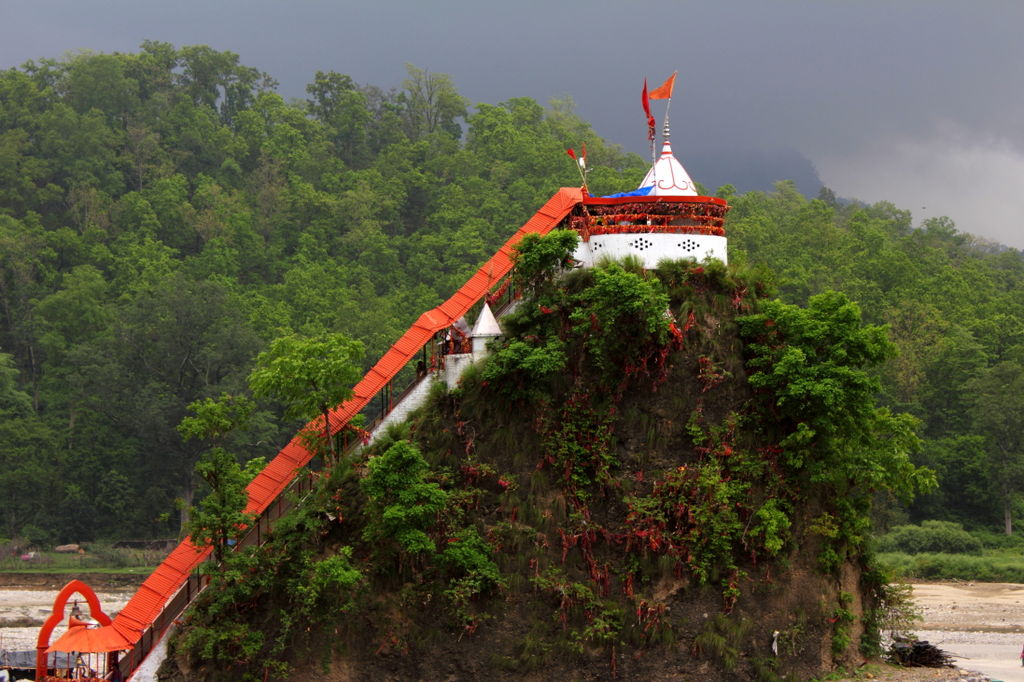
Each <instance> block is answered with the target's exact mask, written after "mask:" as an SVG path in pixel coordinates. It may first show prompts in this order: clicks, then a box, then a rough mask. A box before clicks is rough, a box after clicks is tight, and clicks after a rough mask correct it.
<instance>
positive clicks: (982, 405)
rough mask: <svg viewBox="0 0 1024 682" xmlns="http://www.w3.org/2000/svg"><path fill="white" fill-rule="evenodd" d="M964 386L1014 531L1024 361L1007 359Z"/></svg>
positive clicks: (1023, 464)
mask: <svg viewBox="0 0 1024 682" xmlns="http://www.w3.org/2000/svg"><path fill="white" fill-rule="evenodd" d="M1017 351H1018V352H1017V357H1018V358H1020V357H1021V356H1022V355H1024V353H1022V351H1024V348H1020V347H1018V349H1017ZM964 389H965V390H966V391H967V392H968V393H969V394H970V395H972V396H973V398H974V404H973V406H972V407H971V410H970V415H971V418H972V421H973V423H974V428H975V429H976V430H977V432H978V433H979V434H980V435H982V436H983V437H984V438H985V443H986V446H987V448H986V449H987V460H988V470H989V480H990V481H991V484H992V487H991V490H993V491H995V492H996V493H997V494H998V495H999V499H1000V502H1001V503H1002V508H1003V530H1004V531H1005V533H1006V534H1007V535H1012V534H1013V502H1014V500H1015V499H1016V498H1017V496H1018V495H1019V494H1020V492H1021V491H1024V364H1022V362H1021V361H1020V360H1019V359H1009V360H1004V361H1003V362H1000V363H999V364H997V365H994V366H993V367H990V368H988V369H986V370H985V371H983V372H982V374H981V375H980V376H978V377H977V378H975V379H972V380H970V381H968V382H967V383H966V384H965V385H964Z"/></svg>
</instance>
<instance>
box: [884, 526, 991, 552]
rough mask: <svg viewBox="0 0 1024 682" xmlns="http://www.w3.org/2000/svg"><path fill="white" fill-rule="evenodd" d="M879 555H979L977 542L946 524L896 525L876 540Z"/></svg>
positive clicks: (979, 550) (972, 537) (961, 528)
mask: <svg viewBox="0 0 1024 682" xmlns="http://www.w3.org/2000/svg"><path fill="white" fill-rule="evenodd" d="M876 547H877V549H878V551H879V552H902V553H904V554H925V553H946V554H981V548H982V545H981V541H979V540H978V539H977V538H975V537H974V536H972V535H971V534H970V533H968V532H967V531H965V530H964V529H963V526H961V525H960V524H959V523H952V522H950V521H922V522H921V525H919V526H914V525H906V526H896V527H895V528H893V529H891V530H890V531H889V532H888V533H886V534H885V535H882V536H880V537H879V538H878V540H877V545H876Z"/></svg>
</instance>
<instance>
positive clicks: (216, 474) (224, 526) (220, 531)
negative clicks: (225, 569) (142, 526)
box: [186, 447, 253, 564]
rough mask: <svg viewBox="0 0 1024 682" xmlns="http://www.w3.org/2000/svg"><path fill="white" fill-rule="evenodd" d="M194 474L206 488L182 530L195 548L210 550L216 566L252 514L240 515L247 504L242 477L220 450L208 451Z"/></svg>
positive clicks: (223, 451) (237, 467)
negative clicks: (210, 548)
mask: <svg viewBox="0 0 1024 682" xmlns="http://www.w3.org/2000/svg"><path fill="white" fill-rule="evenodd" d="M196 474H198V475H199V477H200V478H201V479H202V480H203V481H205V482H206V484H207V485H208V486H209V487H210V493H209V494H208V495H206V496H205V497H204V498H203V499H202V500H201V501H200V502H199V506H198V507H197V508H194V509H193V510H192V514H191V519H190V520H189V522H188V523H187V524H186V530H187V532H188V534H189V535H190V536H191V537H192V540H193V542H195V543H196V544H197V545H209V546H211V547H213V554H214V558H215V560H216V562H217V563H218V564H219V563H221V562H223V561H224V560H225V558H227V555H228V550H229V544H230V543H233V542H234V541H237V540H239V539H241V537H242V536H243V535H245V530H246V527H247V526H248V525H249V524H250V523H251V522H252V519H253V515H252V514H246V513H244V511H243V510H244V509H245V505H246V503H247V502H248V501H249V496H248V494H247V493H246V490H245V486H246V485H247V484H248V483H249V480H248V479H247V478H246V477H245V475H244V474H243V472H242V469H241V467H239V466H238V461H237V460H236V459H235V456H234V455H232V454H231V453H230V452H228V451H227V450H225V449H224V448H220V447H215V448H212V449H211V450H209V451H208V452H207V453H206V454H204V455H203V457H202V458H201V459H200V460H199V462H198V463H197V464H196Z"/></svg>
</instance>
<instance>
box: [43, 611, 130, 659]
mask: <svg viewBox="0 0 1024 682" xmlns="http://www.w3.org/2000/svg"><path fill="white" fill-rule="evenodd" d="M131 648H132V645H131V644H130V643H129V642H127V641H126V640H125V638H124V637H122V636H121V635H120V633H118V631H117V630H115V629H114V628H113V627H112V626H110V625H105V626H103V627H99V628H89V627H86V624H85V623H84V622H83V621H80V620H78V619H77V618H71V619H69V621H68V631H67V632H65V633H64V634H63V635H61V636H60V638H59V639H58V640H57V641H56V642H54V643H53V644H51V645H50V647H49V648H48V649H47V650H46V653H51V652H53V651H67V652H72V651H74V652H85V653H91V654H98V653H104V652H107V651H121V650H122V649H131Z"/></svg>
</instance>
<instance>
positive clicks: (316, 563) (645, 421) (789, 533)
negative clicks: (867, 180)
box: [164, 263, 909, 680]
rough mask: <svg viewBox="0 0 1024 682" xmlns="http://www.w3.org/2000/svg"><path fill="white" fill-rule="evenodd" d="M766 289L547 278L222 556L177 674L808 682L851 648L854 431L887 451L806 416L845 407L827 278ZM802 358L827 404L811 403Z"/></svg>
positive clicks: (855, 549)
mask: <svg viewBox="0 0 1024 682" xmlns="http://www.w3.org/2000/svg"><path fill="white" fill-rule="evenodd" d="M761 291H763V288H762V287H761V285H760V284H759V283H758V282H757V281H755V280H754V279H752V278H750V277H748V276H745V275H743V274H742V273H737V272H736V271H735V270H730V271H727V270H726V269H725V267H724V266H721V265H720V264H711V265H707V266H697V265H695V264H693V263H677V264H667V265H664V266H660V267H659V268H658V270H657V271H655V272H643V271H640V270H639V269H630V268H629V266H628V264H627V267H625V268H623V267H622V266H619V265H610V266H606V267H603V268H597V269H595V270H591V271H586V272H578V273H575V274H573V275H571V276H570V277H568V278H566V279H562V280H553V281H552V282H550V283H548V284H546V285H544V286H541V287H538V289H537V291H534V292H532V296H531V297H527V299H526V301H525V302H524V304H523V305H522V306H521V307H520V309H519V311H518V312H517V313H516V314H515V315H513V316H512V317H510V318H506V319H505V320H503V326H504V327H505V331H506V334H507V338H506V339H505V340H504V341H503V345H502V346H501V347H500V348H498V349H496V350H495V352H494V354H493V356H492V357H491V358H490V359H489V360H488V361H487V363H486V364H485V365H484V366H482V367H480V368H477V369H474V370H470V371H469V373H468V374H467V375H466V376H464V377H463V379H462V382H461V384H460V385H459V387H457V388H456V389H454V390H451V391H448V390H445V389H444V388H443V387H442V388H439V389H437V390H436V391H435V393H434V394H433V395H432V396H431V398H430V399H429V400H428V402H427V404H426V405H425V406H424V408H423V409H421V410H420V411H418V412H417V413H415V414H414V415H412V417H411V418H410V420H409V422H407V423H406V425H404V426H402V427H396V428H394V429H392V430H391V431H389V432H388V433H387V434H384V435H383V436H381V437H379V439H378V440H376V441H375V442H374V443H373V445H372V446H371V447H370V448H369V449H368V450H367V451H365V452H364V453H362V455H361V456H359V457H357V458H356V459H355V460H354V461H352V462H349V463H346V464H342V465H340V466H339V467H338V468H337V469H336V470H335V471H333V472H332V473H331V475H330V476H329V477H325V478H324V481H323V485H322V486H321V487H320V489H318V491H317V492H316V493H314V495H313V496H312V497H311V498H310V499H309V500H307V501H306V503H305V505H304V506H303V508H302V509H300V510H299V511H298V512H296V517H295V519H294V520H293V521H291V522H287V523H282V524H281V525H280V526H279V527H278V530H276V531H275V539H274V541H272V542H271V543H269V544H268V545H266V546H265V547H264V548H263V549H262V550H261V553H260V554H254V555H251V556H249V555H246V556H242V557H236V558H234V559H232V562H231V563H232V565H230V566H228V567H226V570H224V571H223V573H222V574H221V575H219V576H214V579H213V582H212V584H211V588H210V589H209V590H208V591H207V594H206V595H204V604H203V605H201V608H200V609H199V610H197V611H196V612H195V613H194V614H193V615H191V616H190V617H189V619H188V620H187V622H186V624H185V627H184V628H183V630H184V632H183V636H182V637H179V638H178V639H177V640H176V642H175V644H174V648H175V649H176V651H177V657H176V659H175V665H169V666H165V670H164V678H165V679H175V678H177V679H185V678H186V677H187V679H227V677H231V678H232V679H234V678H242V677H243V676H244V675H250V676H252V677H254V678H256V679H263V678H264V677H265V676H266V677H267V678H269V679H275V678H277V679H292V680H306V679H308V680H313V679H317V680H324V679H336V680H348V679H382V680H387V679H395V680H398V679H403V680H404V679H481V678H492V679H502V680H504V679H508V680H513V679H515V680H522V679H527V680H529V679H537V680H540V679H545V680H547V679H552V678H557V677H564V678H566V679H608V678H610V677H621V678H623V679H651V680H708V679H737V680H742V679H777V678H780V677H792V678H795V679H807V678H809V677H812V676H816V675H820V674H822V673H823V672H825V671H828V670H830V669H832V668H833V667H834V666H835V665H837V664H841V663H850V662H854V661H857V660H860V657H861V653H860V652H861V651H870V650H871V647H872V643H873V639H872V633H873V630H874V627H873V621H872V618H873V613H874V611H873V607H874V606H875V589H876V587H877V583H876V582H872V581H873V577H872V576H873V574H872V573H871V572H870V571H868V572H865V570H864V557H863V556H862V555H861V554H860V549H859V548H860V544H859V536H858V535H857V529H858V528H862V527H863V522H864V514H865V513H866V509H867V507H866V504H867V499H869V496H870V493H871V486H870V485H866V484H863V482H862V481H860V480H858V479H857V478H856V476H857V474H856V469H853V468H850V469H849V470H848V469H847V468H846V467H848V466H852V465H850V464H849V462H848V461H847V460H846V459H844V457H846V456H847V455H846V454H844V453H847V454H848V453H850V452H854V453H857V455H856V456H857V457H859V459H858V460H857V461H856V465H857V466H858V467H868V468H869V469H870V470H871V471H873V472H875V473H876V474H878V471H879V470H880V469H884V466H882V465H879V464H877V463H873V462H871V461H870V456H869V455H863V454H860V453H861V450H860V449H859V447H858V446H859V445H861V444H863V443H862V442H861V441H857V437H858V436H857V435H856V432H855V428H856V426H857V423H859V422H858V421H857V420H856V419H855V420H853V421H850V427H849V428H850V429H853V430H851V431H850V432H849V433H847V432H844V431H842V429H843V428H845V427H844V426H843V424H845V423H846V422H845V421H844V419H840V418H835V419H831V420H829V421H828V424H832V423H833V422H834V423H836V424H838V426H835V430H834V431H829V430H828V428H829V427H828V424H826V422H825V421H822V420H824V419H825V418H824V417H821V415H820V413H822V412H828V411H830V410H837V409H840V410H844V414H854V415H856V414H858V412H857V410H858V409H860V407H859V406H858V405H859V403H857V404H855V401H863V400H864V399H865V395H869V394H864V392H863V391H860V392H858V391H855V390H853V389H852V388H850V386H855V387H858V388H870V381H868V380H867V379H866V375H865V374H864V373H863V372H862V370H861V365H864V364H869V362H870V360H871V358H870V357H869V354H866V351H864V350H863V348H861V350H860V351H857V344H858V343H859V344H860V345H861V346H864V347H866V345H865V344H866V342H865V339H866V338H867V337H865V336H863V335H861V336H858V334H860V333H861V332H860V331H858V330H860V329H861V328H860V324H859V320H854V321H853V322H852V323H851V320H850V315H851V311H850V310H849V308H847V307H844V305H843V304H842V301H840V300H838V299H830V300H829V301H826V302H824V303H822V302H819V304H816V305H817V307H815V305H812V309H811V310H810V311H808V312H806V313H799V312H798V311H794V310H791V309H789V308H787V307H780V306H778V305H776V307H774V308H773V307H772V306H771V305H769V304H767V303H763V302H762V301H761V294H760V293H759V292H761ZM666 311H668V312H666ZM854 312H855V309H854ZM812 323H813V324H812ZM809 328H813V329H814V330H815V332H814V336H815V338H814V339H808V338H805V337H806V334H807V329H809ZM862 331H863V330H862ZM868 331H870V330H868ZM844 334H846V335H847V336H849V335H852V336H849V339H847V338H846V337H844ZM801 335H803V336H801ZM870 336H871V338H875V336H874V335H870ZM848 340H849V342H850V344H851V345H846V344H847V341H848ZM824 341H827V344H824ZM816 344H817V345H816ZM798 346H799V347H800V348H801V350H800V356H801V357H803V358H804V360H803V363H796V366H791V365H790V364H787V363H789V362H791V360H790V358H789V356H788V355H786V351H787V349H789V348H796V347H798ZM817 346H821V347H823V348H826V350H822V351H816V350H815V348H816V347H817ZM829 349H831V350H829ZM816 352H818V353H819V355H821V354H822V353H824V354H825V355H827V357H825V356H821V357H817V358H816V357H815V353H816ZM858 352H859V353H860V354H859V355H858ZM836 358H841V359H840V360H837V359H836ZM843 363H845V364H843ZM840 366H841V367H840ZM780 367H782V368H784V369H785V370H786V372H787V374H785V376H784V377H783V378H778V377H779V376H782V375H780V373H779V371H778V369H779V368H780ZM830 367H831V369H829V368H830ZM837 367H839V369H842V371H841V372H840V371H838V369H836V368H837ZM808 368H821V369H820V372H819V375H816V376H817V380H816V381H820V382H821V383H824V384H825V385H827V387H828V390H829V396H831V397H829V398H828V399H827V400H825V399H821V400H818V399H817V398H814V399H811V398H805V399H803V402H802V403H801V402H800V400H801V399H800V398H799V397H798V396H797V394H796V393H795V390H796V388H799V390H801V391H805V392H806V391H809V390H810V388H811V387H810V386H808V385H805V384H806V382H808V381H810V380H809V379H808V376H809V375H808V374H807V372H809V371H810V369H808ZM832 370H836V372H835V376H833V374H830V373H829V372H831V371H832ZM815 371H818V370H817V369H815ZM862 376H863V377H865V380H864V381H865V382H866V383H859V379H857V381H854V379H856V378H857V377H862ZM772 377H775V379H773V378H772ZM837 377H844V378H837ZM797 380H800V381H802V382H804V383H801V384H800V386H796V382H797ZM773 381H775V382H776V383H775V384H773V383H772V382H773ZM844 381H847V382H848V383H849V382H852V383H850V385H849V386H847V385H846V384H844V383H843V382H844ZM786 382H792V383H786ZM794 387H796V388H794ZM855 394H856V395H855ZM783 395H785V396H788V402H785V401H781V400H780V399H779V398H780V396H783ZM816 401H817V402H820V403H822V404H818V405H815V404H813V403H815V402H816ZM828 401H832V402H828ZM844 401H845V402H844ZM783 403H785V404H783ZM797 403H799V404H797ZM885 424H886V423H884V422H878V423H874V424H872V425H871V426H872V429H873V430H874V431H878V429H881V428H882V426H885ZM794 434H796V435H795V436H794ZM865 452H870V450H865ZM887 456H889V457H891V458H894V459H893V461H897V460H899V457H900V456H903V457H904V459H905V453H903V454H900V453H896V452H894V450H893V449H890V451H888V452H887ZM889 465H891V462H890V464H889ZM900 466H903V465H902V464H900ZM906 466H909V465H906ZM896 469H899V467H896ZM899 471H900V472H901V473H906V470H905V469H899ZM851 472H852V473H851ZM875 480H876V485H877V486H879V487H884V477H883V476H881V475H877V476H876V479H875ZM325 670H328V671H329V672H325Z"/></svg>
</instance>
